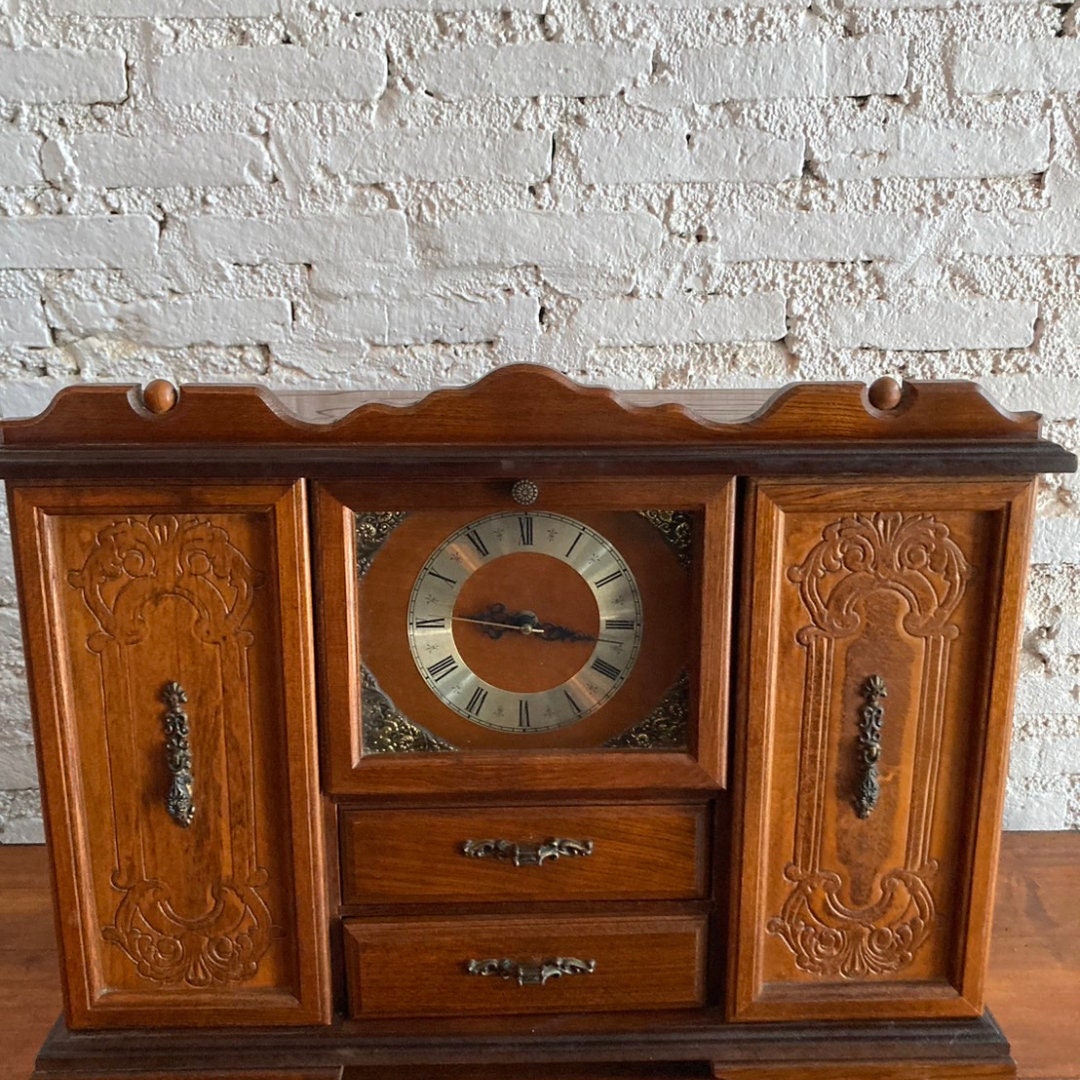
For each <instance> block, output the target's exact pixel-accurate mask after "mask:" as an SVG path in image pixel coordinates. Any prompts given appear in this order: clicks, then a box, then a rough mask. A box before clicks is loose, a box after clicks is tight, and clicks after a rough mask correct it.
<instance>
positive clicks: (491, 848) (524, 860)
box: [461, 839, 593, 866]
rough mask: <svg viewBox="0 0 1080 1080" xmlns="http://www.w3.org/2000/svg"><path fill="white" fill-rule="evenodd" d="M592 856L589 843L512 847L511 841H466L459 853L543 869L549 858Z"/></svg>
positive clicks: (555, 840) (544, 843) (547, 842)
mask: <svg viewBox="0 0 1080 1080" xmlns="http://www.w3.org/2000/svg"><path fill="white" fill-rule="evenodd" d="M592 853H593V842H592V841H591V840H558V839H552V840H543V841H541V842H540V843H538V844H516V843H514V842H513V841H512V840H466V841H465V842H464V843H463V844H462V845H461V854H462V855H464V856H466V858H470V859H500V860H503V861H505V862H512V863H513V864H514V865H515V866H543V865H544V863H545V862H546V861H547V860H548V859H551V860H552V861H554V860H555V859H572V858H582V859H583V858H585V857H586V856H588V855H591V854H592Z"/></svg>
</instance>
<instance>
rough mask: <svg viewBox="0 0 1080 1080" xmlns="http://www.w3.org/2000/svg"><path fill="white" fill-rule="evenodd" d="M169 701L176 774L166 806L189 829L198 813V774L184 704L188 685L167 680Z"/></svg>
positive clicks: (168, 740)
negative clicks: (195, 774) (193, 770)
mask: <svg viewBox="0 0 1080 1080" xmlns="http://www.w3.org/2000/svg"><path fill="white" fill-rule="evenodd" d="M161 700H162V701H164V702H165V709H166V712H165V715H164V716H163V717H162V723H163V725H164V727H165V760H166V761H167V762H168V764H169V772H170V773H172V784H171V785H170V787H169V794H168V795H166V796H165V809H166V810H168V811H169V817H171V818H172V819H173V821H175V822H176V824H177V825H179V826H181V828H184V829H186V828H187V827H188V826H189V825H190V824H191V819H192V818H193V817H194V816H195V797H194V788H195V777H194V776H192V774H191V745H190V743H189V742H188V718H187V713H186V712H184V710H183V706H184V705H185V704H187V694H185V693H184V688H183V687H182V686H181V685H180V684H179V683H176V682H170V683H166V684H165V687H164V689H163V690H162V691H161Z"/></svg>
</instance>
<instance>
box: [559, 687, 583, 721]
mask: <svg viewBox="0 0 1080 1080" xmlns="http://www.w3.org/2000/svg"><path fill="white" fill-rule="evenodd" d="M563 695H564V696H565V697H566V700H567V701H569V702H570V708H571V709H573V710H574V712H575V713H576V714H577V715H578V716H580V715H581V706H580V705H579V704H578V703H577V702H576V701H575V700H574V699H573V698H572V697H571V696H570V691H569V690H564V691H563Z"/></svg>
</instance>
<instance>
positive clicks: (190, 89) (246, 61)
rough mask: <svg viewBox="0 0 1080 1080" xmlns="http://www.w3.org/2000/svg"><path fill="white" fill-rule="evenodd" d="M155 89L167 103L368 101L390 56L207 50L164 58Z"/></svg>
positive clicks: (288, 49)
mask: <svg viewBox="0 0 1080 1080" xmlns="http://www.w3.org/2000/svg"><path fill="white" fill-rule="evenodd" d="M153 83H154V90H155V92H156V94H157V96H158V97H159V98H160V99H161V100H162V101H164V102H169V103H173V104H177V105H194V104H198V103H202V102H229V103H235V104H241V105H255V104H257V103H258V102H262V101H268V102H280V101H370V100H372V99H373V98H376V97H378V96H379V95H380V94H381V93H382V92H383V89H384V88H385V86H386V57H385V56H384V55H383V54H382V53H379V52H376V51H375V50H374V49H315V50H312V51H310V52H309V51H308V50H306V49H302V48H299V47H298V46H295V45H288V46H286V45H277V46H269V47H266V48H256V47H248V48H234V49H207V50H205V51H202V52H195V53H184V54H181V55H175V56H163V57H161V58H160V59H159V60H157V61H156V63H155V64H154V69H153Z"/></svg>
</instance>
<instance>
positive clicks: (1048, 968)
mask: <svg viewBox="0 0 1080 1080" xmlns="http://www.w3.org/2000/svg"><path fill="white" fill-rule="evenodd" d="M48 891H49V888H48V869H47V863H46V857H45V850H44V848H38V847H3V846H0V1080H26V1078H27V1077H28V1076H29V1075H30V1071H31V1069H32V1068H33V1062H34V1055H35V1053H36V1051H37V1048H38V1046H39V1044H40V1043H41V1041H42V1040H43V1039H44V1037H45V1033H46V1032H47V1031H48V1029H49V1028H50V1027H51V1026H52V1023H53V1021H54V1020H55V1019H56V1016H57V1014H58V1013H59V1011H60V990H59V985H58V968H57V957H56V944H55V936H54V932H53V920H52V912H51V910H50V905H49V896H48ZM987 998H988V1000H989V1002H990V1007H991V1009H992V1011H993V1012H994V1015H995V1016H996V1017H997V1019H998V1021H999V1023H1000V1024H1001V1026H1002V1027H1003V1028H1004V1030H1005V1033H1006V1034H1007V1035H1008V1036H1009V1038H1010V1039H1011V1041H1012V1045H1013V1055H1014V1056H1015V1058H1016V1060H1017V1062H1018V1063H1019V1067H1020V1076H1021V1077H1022V1078H1024V1080H1080V833H1008V834H1006V836H1005V842H1004V845H1003V850H1002V857H1001V874H1000V876H999V884H998V895H997V909H996V915H995V921H994V940H993V947H992V959H991V965H990V981H989V986H988V989H987Z"/></svg>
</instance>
